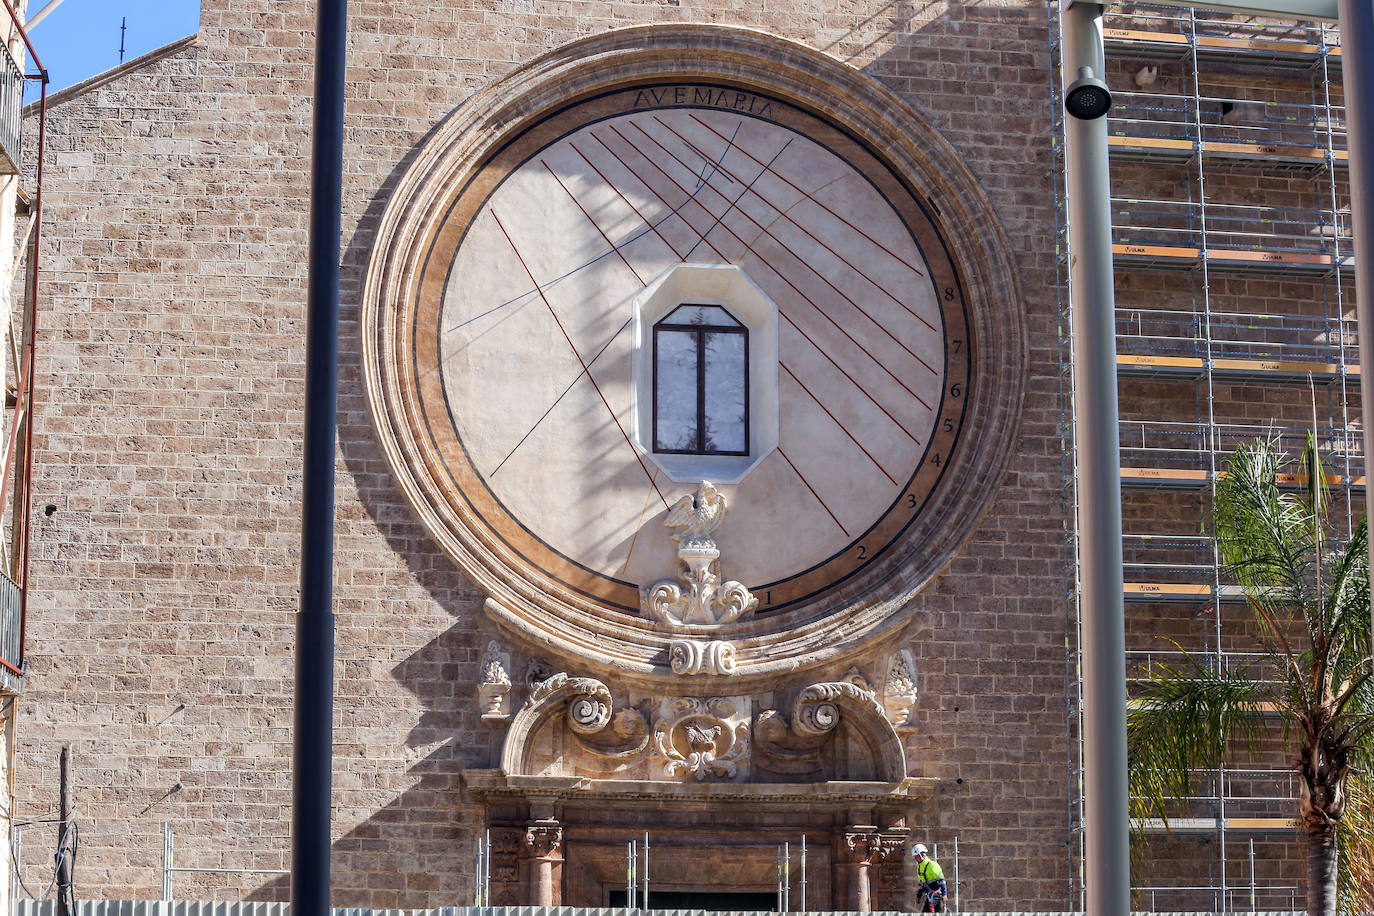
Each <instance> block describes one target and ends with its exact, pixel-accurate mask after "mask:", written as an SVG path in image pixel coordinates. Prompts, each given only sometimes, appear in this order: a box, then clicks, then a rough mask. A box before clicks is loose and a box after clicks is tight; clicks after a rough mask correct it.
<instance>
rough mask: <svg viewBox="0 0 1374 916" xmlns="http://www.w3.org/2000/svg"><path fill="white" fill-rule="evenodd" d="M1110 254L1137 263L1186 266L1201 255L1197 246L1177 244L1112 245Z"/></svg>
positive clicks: (1193, 262) (1194, 261)
mask: <svg viewBox="0 0 1374 916" xmlns="http://www.w3.org/2000/svg"><path fill="white" fill-rule="evenodd" d="M1112 255H1113V256H1115V257H1116V258H1118V259H1119V260H1122V261H1131V262H1135V263H1138V264H1161V263H1163V264H1172V265H1174V266H1178V267H1186V266H1189V265H1191V264H1195V263H1197V260H1198V258H1199V257H1201V256H1202V250H1201V249H1199V248H1186V247H1183V246H1179V245H1122V244H1113V245H1112Z"/></svg>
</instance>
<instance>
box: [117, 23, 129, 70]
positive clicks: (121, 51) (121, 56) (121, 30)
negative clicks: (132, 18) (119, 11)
mask: <svg viewBox="0 0 1374 916" xmlns="http://www.w3.org/2000/svg"><path fill="white" fill-rule="evenodd" d="M128 21H129V17H128V16H120V17H119V62H120V63H121V64H122V63H124V25H125V23H127V22H128Z"/></svg>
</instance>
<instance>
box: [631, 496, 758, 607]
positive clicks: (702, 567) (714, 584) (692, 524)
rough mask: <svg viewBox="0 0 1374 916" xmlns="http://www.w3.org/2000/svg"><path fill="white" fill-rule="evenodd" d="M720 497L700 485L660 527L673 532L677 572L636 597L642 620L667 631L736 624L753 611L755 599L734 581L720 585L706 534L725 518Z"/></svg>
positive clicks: (716, 559)
mask: <svg viewBox="0 0 1374 916" xmlns="http://www.w3.org/2000/svg"><path fill="white" fill-rule="evenodd" d="M725 508H726V502H725V497H724V496H723V495H722V494H721V493H720V491H719V490H717V489H716V488H715V486H714V485H712V484H711V482H710V481H706V480H703V481H702V482H701V483H700V484H699V485H698V486H697V491H696V493H695V494H693V495H690V496H684V497H682V498H681V499H679V500H678V501H677V502H676V503H675V504H674V505H673V507H672V509H670V510H669V512H668V517H667V518H666V519H665V520H664V522H663V525H664V527H666V528H672V529H674V531H675V532H676V533H675V534H673V535H672V539H673V540H675V541H677V542H678V548H677V556H678V560H679V561H680V562H681V563H682V566H683V571H682V574H681V575H679V576H678V578H677V579H676V580H673V579H663V580H660V581H658V582H655V583H654V584H653V585H650V586H647V587H646V588H644V589H643V590H642V593H641V595H640V608H641V609H642V610H643V612H644V615H645V616H646V617H650V618H652V619H654V620H660V621H662V622H663V623H666V624H668V625H669V626H673V627H680V626H683V625H706V626H719V625H722V624H727V623H730V622H732V621H735V620H738V619H739V618H741V617H743V616H744V615H746V614H748V613H750V612H751V611H753V610H754V608H756V607H758V603H759V601H758V599H757V598H755V597H754V596H753V594H751V593H750V591H749V589H747V588H745V587H744V586H743V585H742V584H740V583H739V582H735V581H733V580H731V581H728V582H721V581H720V549H719V548H718V547H716V542H715V541H714V540H712V538H711V534H712V533H713V532H714V531H715V530H716V528H718V527H719V526H720V523H721V521H722V520H723V519H724V518H725Z"/></svg>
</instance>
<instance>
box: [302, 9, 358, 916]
mask: <svg viewBox="0 0 1374 916" xmlns="http://www.w3.org/2000/svg"><path fill="white" fill-rule="evenodd" d="M347 12H348V0H319V3H318V6H317V8H316V19H315V110H314V124H313V127H312V130H311V140H312V145H313V149H312V159H311V166H310V252H309V279H308V281H307V292H306V332H305V335H306V342H305V442H304V474H303V479H302V486H301V489H302V494H301V499H302V507H301V599H300V601H301V603H300V612H299V613H298V614H297V615H296V710H295V730H294V737H295V748H294V759H293V761H292V806H291V911H292V913H293V914H294V916H329V847H330V839H331V837H330V813H331V789H332V775H333V764H334V760H333V757H334V746H333V720H334V611H333V579H334V439H335V420H336V416H337V406H336V398H337V394H338V363H339V239H340V234H341V221H342V220H341V215H340V208H341V201H342V189H343V109H344V57H345V46H346V38H347V30H346V28H345V23H346V20H347Z"/></svg>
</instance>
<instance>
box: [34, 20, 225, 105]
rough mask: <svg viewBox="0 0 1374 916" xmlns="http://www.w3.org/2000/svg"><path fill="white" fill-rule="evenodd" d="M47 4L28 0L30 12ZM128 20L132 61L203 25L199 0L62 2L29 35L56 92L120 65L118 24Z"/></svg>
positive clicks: (126, 37) (127, 51)
mask: <svg viewBox="0 0 1374 916" xmlns="http://www.w3.org/2000/svg"><path fill="white" fill-rule="evenodd" d="M46 4H47V0H29V13H30V15H32V14H33V13H36V12H38V11H39V10H40V9H42V8H43V7H44V6H45V5H46ZM121 19H125V20H127V30H126V31H125V33H124V59H125V60H126V61H127V60H132V59H133V58H135V57H137V56H138V55H140V54H146V53H147V52H149V51H151V50H153V49H154V48H160V47H162V46H163V45H165V44H167V43H168V42H169V41H176V40H177V39H178V38H182V37H185V36H187V35H190V34H191V33H192V32H195V31H196V30H197V29H198V28H199V27H200V0H63V3H62V5H61V6H59V7H58V8H57V9H55V10H53V11H52V12H51V13H49V14H48V15H47V17H46V18H44V19H43V21H42V22H40V23H38V25H36V26H35V27H34V28H33V31H32V32H30V33H29V37H30V38H31V39H32V40H33V44H34V47H35V48H37V49H38V56H39V57H41V58H42V59H43V65H44V66H45V67H47V68H48V75H49V77H50V78H51V80H52V81H51V82H50V83H49V84H48V91H49V92H54V91H56V90H58V89H62V88H64V87H66V86H70V85H72V84H73V83H79V82H81V81H82V80H84V79H86V78H87V77H91V76H94V75H95V74H97V73H100V72H102V71H105V70H108V69H110V68H111V67H117V66H119V22H120V20H121ZM30 91H34V90H30Z"/></svg>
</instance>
